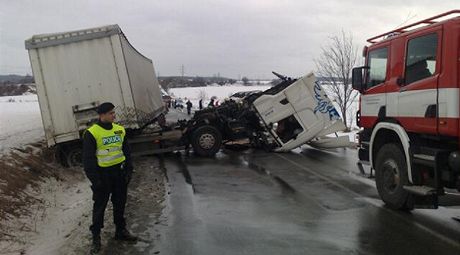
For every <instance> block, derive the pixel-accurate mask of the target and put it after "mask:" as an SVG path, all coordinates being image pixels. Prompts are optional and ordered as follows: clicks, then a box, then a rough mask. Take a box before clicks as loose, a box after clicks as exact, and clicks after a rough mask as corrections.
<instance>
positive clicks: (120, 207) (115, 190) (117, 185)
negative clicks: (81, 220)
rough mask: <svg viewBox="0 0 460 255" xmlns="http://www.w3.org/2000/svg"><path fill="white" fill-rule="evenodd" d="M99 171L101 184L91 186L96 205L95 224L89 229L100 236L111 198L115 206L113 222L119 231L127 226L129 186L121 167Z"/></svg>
mask: <svg viewBox="0 0 460 255" xmlns="http://www.w3.org/2000/svg"><path fill="white" fill-rule="evenodd" d="M99 170H100V171H101V172H100V174H101V176H100V178H101V179H100V182H98V183H93V184H92V185H91V189H92V190H93V201H94V204H93V224H92V225H91V226H90V228H89V229H90V230H91V232H92V233H93V235H99V234H100V232H101V229H102V228H103V227H104V212H105V208H106V207H107V203H108V201H109V198H111V201H112V205H113V222H114V223H115V226H116V229H117V231H119V230H122V229H124V228H125V226H126V222H125V217H124V214H125V205H126V197H127V190H128V189H127V188H128V185H127V183H126V179H125V173H124V172H123V170H121V169H120V167H119V166H117V167H110V168H108V169H99Z"/></svg>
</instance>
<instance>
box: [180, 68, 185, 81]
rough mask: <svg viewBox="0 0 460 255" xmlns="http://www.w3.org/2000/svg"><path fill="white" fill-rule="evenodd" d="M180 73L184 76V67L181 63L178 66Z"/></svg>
mask: <svg viewBox="0 0 460 255" xmlns="http://www.w3.org/2000/svg"><path fill="white" fill-rule="evenodd" d="M180 73H181V75H182V78H184V74H185V67H184V65H181V67H180Z"/></svg>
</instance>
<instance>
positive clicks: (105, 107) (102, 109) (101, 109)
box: [96, 102, 115, 114]
mask: <svg viewBox="0 0 460 255" xmlns="http://www.w3.org/2000/svg"><path fill="white" fill-rule="evenodd" d="M113 108H115V105H113V104H112V103H110V102H105V103H102V104H100V105H99V106H98V107H97V109H96V112H97V113H99V114H103V113H107V112H110V111H111V110H113Z"/></svg>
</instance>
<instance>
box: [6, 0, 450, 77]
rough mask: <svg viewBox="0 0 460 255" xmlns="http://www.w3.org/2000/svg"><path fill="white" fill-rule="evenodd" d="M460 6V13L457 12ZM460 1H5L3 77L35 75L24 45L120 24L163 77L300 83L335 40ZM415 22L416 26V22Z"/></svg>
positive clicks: (361, 36)
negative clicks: (288, 78)
mask: <svg viewBox="0 0 460 255" xmlns="http://www.w3.org/2000/svg"><path fill="white" fill-rule="evenodd" d="M455 3H457V5H456V4H455ZM458 3H459V1H458V0H447V1H433V0H405V1H396V0H386V1H381V0H375V1H374V0H367V1H358V0H348V1H343V0H342V1H340V0H322V1H321V0H315V1H311V0H295V1H294V0H292V1H290V0H284V1H283V0H229V1H220V0H196V1H195V0H137V1H136V0H131V1H128V0H124V1H118V0H73V1H68V0H0V74H10V73H15V74H26V73H31V68H30V64H29V59H28V55H27V51H26V50H25V49H24V40H25V39H27V38H29V37H31V36H32V35H34V34H41V33H54V32H62V31H67V30H75V29H82V28H89V27H97V26H101V25H107V24H119V25H120V27H121V28H122V30H123V32H124V33H125V35H126V36H127V37H128V40H129V41H130V42H131V44H132V45H133V46H134V47H135V48H136V49H138V50H139V51H140V52H142V53H143V54H144V55H146V56H147V57H149V58H151V59H152V60H153V62H154V65H155V68H156V70H157V72H159V73H160V75H162V76H164V75H179V74H180V66H181V65H184V66H185V74H186V75H193V76H194V75H210V76H211V75H213V74H217V73H220V75H221V76H226V77H233V78H238V77H239V76H248V77H250V78H272V76H271V73H270V72H271V71H272V70H276V71H278V72H281V73H285V74H288V75H292V76H300V75H303V74H305V73H306V72H308V71H310V70H313V69H314V68H315V65H314V62H313V60H314V58H315V57H317V56H318V53H319V51H320V47H321V45H324V44H325V43H327V40H328V37H330V36H333V35H337V34H339V33H340V31H341V30H342V29H343V30H344V31H346V32H351V33H352V34H353V36H354V41H355V43H356V44H357V45H359V47H360V49H359V51H361V47H362V46H363V45H364V42H365V40H366V39H367V38H369V37H371V36H374V35H376V34H379V33H383V32H386V31H388V30H391V29H394V28H396V27H397V26H399V25H401V24H403V23H404V22H406V23H405V24H409V23H411V22H415V21H417V20H419V19H424V18H427V17H430V16H434V15H436V14H439V13H441V12H445V11H448V10H452V9H455V8H458V7H459V6H458ZM408 19H409V20H408Z"/></svg>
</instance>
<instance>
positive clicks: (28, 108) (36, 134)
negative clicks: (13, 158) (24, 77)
mask: <svg viewBox="0 0 460 255" xmlns="http://www.w3.org/2000/svg"><path fill="white" fill-rule="evenodd" d="M43 137H44V131H43V124H42V119H41V114H40V108H39V106H38V99H37V95H24V96H5V97H0V153H1V152H3V151H4V150H5V149H8V148H11V147H17V146H20V145H24V144H28V143H32V142H36V141H39V140H41V139H43Z"/></svg>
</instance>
